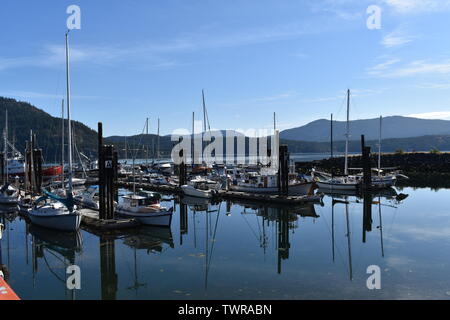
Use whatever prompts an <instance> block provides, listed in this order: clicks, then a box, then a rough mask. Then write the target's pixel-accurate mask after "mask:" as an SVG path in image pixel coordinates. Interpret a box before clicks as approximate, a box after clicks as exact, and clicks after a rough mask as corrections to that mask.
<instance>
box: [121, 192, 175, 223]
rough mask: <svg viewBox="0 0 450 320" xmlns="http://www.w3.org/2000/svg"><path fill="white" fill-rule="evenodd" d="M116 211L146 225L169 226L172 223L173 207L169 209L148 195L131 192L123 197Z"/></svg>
mask: <svg viewBox="0 0 450 320" xmlns="http://www.w3.org/2000/svg"><path fill="white" fill-rule="evenodd" d="M116 213H118V214H120V215H122V216H125V217H127V218H134V219H136V220H138V221H139V222H141V223H142V224H144V225H149V226H160V227H169V226H170V224H171V223H172V216H173V207H172V208H169V209H167V208H165V207H162V206H161V204H160V203H159V202H157V203H151V202H149V199H148V197H144V196H140V195H137V194H131V195H126V196H123V197H122V202H121V203H119V204H118V205H117V207H116Z"/></svg>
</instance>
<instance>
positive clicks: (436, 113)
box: [407, 110, 450, 120]
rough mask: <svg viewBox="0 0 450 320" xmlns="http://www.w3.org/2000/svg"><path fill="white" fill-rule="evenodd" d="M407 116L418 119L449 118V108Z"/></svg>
mask: <svg viewBox="0 0 450 320" xmlns="http://www.w3.org/2000/svg"><path fill="white" fill-rule="evenodd" d="M407 117H411V118H420V119H443V120H450V110H447V111H433V112H425V113H416V114H409V115H407Z"/></svg>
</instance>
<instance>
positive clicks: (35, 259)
mask: <svg viewBox="0 0 450 320" xmlns="http://www.w3.org/2000/svg"><path fill="white" fill-rule="evenodd" d="M28 234H30V235H31V245H32V250H31V252H32V272H33V280H34V279H35V278H36V274H37V273H38V272H39V271H40V267H39V261H40V260H41V261H42V262H43V265H44V268H46V269H47V270H48V271H49V273H50V274H51V275H52V276H53V277H54V278H55V279H57V280H58V281H59V282H60V283H61V286H60V287H61V291H62V292H64V293H65V295H66V296H70V299H72V300H74V299H75V293H76V292H75V290H68V289H67V285H66V283H67V273H66V269H67V267H68V266H71V265H75V263H76V261H75V257H76V254H77V253H80V252H81V251H82V248H83V239H82V236H81V233H80V232H71V233H62V232H59V231H54V230H49V229H46V228H42V227H39V226H35V225H29V226H27V235H28ZM26 248H27V250H26V251H27V252H28V241H26ZM27 257H28V254H27ZM34 284H35V282H34V281H33V286H34Z"/></svg>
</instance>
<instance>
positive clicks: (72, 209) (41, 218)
mask: <svg viewBox="0 0 450 320" xmlns="http://www.w3.org/2000/svg"><path fill="white" fill-rule="evenodd" d="M66 71H67V114H68V141H69V143H68V147H69V152H68V154H69V172H68V175H69V177H68V180H69V186H68V190H67V191H66V192H65V197H62V196H59V195H57V194H54V193H51V192H49V191H47V190H43V193H44V195H43V196H42V197H40V198H39V199H37V200H36V201H35V203H34V205H33V208H31V209H30V210H28V217H29V218H30V220H31V223H33V224H36V225H39V226H41V227H46V228H50V229H56V230H62V231H76V230H78V229H79V227H80V223H81V213H80V212H79V211H78V210H77V207H76V206H75V203H74V199H73V184H72V175H73V164H72V157H73V154H72V153H73V148H72V124H71V119H70V107H71V104H70V102H71V100H70V69H69V33H68V32H67V33H66Z"/></svg>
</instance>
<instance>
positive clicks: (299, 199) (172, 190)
mask: <svg viewBox="0 0 450 320" xmlns="http://www.w3.org/2000/svg"><path fill="white" fill-rule="evenodd" d="M117 186H118V187H120V188H125V189H132V188H133V183H131V182H118V183H117ZM135 187H136V189H143V190H147V191H155V192H161V193H168V194H183V191H182V190H181V188H180V187H178V186H171V185H153V184H149V183H136V184H135ZM217 198H218V199H223V200H227V199H229V200H252V201H258V202H263V203H276V204H285V205H292V204H302V203H311V202H321V200H322V198H323V194H319V195H313V196H306V195H305V196H282V195H273V194H257V193H248V192H238V191H227V190H220V191H219V194H218V196H217Z"/></svg>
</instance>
